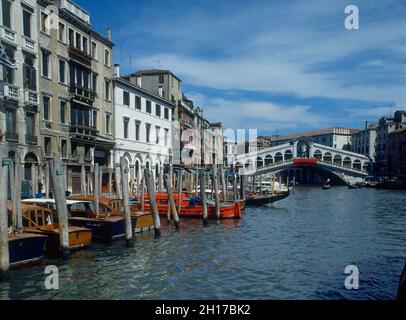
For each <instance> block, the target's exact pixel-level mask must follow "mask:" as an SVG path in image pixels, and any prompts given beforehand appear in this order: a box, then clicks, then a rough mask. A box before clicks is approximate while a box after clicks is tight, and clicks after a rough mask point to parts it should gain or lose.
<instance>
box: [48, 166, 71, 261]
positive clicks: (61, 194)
mask: <svg viewBox="0 0 406 320" xmlns="http://www.w3.org/2000/svg"><path fill="white" fill-rule="evenodd" d="M49 167H50V171H51V174H50V176H51V183H52V190H53V192H54V198H55V205H56V212H57V215H58V224H59V240H60V243H59V245H60V253H61V255H62V257H63V258H67V257H68V256H69V230H68V227H69V224H68V208H67V206H66V192H65V183H64V181H63V179H64V174H63V166H62V161H61V160H60V159H54V160H51V162H50V166H49Z"/></svg>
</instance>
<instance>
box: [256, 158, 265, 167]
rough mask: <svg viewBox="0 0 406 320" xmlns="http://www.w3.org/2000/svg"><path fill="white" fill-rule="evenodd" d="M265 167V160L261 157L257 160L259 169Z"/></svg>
mask: <svg viewBox="0 0 406 320" xmlns="http://www.w3.org/2000/svg"><path fill="white" fill-rule="evenodd" d="M263 166H264V160H262V158H261V157H258V158H257V168H262V167H263Z"/></svg>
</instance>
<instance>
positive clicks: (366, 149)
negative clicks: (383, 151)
mask: <svg viewBox="0 0 406 320" xmlns="http://www.w3.org/2000/svg"><path fill="white" fill-rule="evenodd" d="M376 129H377V125H376V124H370V123H368V122H367V123H366V124H365V129H364V130H361V131H358V132H356V133H354V134H353V135H352V143H351V147H352V152H355V153H359V154H363V155H365V156H367V157H368V158H369V159H371V161H375V141H376Z"/></svg>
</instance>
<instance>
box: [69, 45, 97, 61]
mask: <svg viewBox="0 0 406 320" xmlns="http://www.w3.org/2000/svg"><path fill="white" fill-rule="evenodd" d="M69 51H70V52H71V53H72V54H73V55H74V56H76V57H78V58H81V59H84V60H85V61H86V62H88V63H91V61H92V56H91V55H90V54H89V53H87V52H86V51H83V50H81V49H79V48H76V47H75V46H73V45H69Z"/></svg>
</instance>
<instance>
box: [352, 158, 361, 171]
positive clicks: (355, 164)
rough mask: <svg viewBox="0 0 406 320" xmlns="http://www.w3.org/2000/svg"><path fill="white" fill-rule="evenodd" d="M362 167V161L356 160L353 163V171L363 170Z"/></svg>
mask: <svg viewBox="0 0 406 320" xmlns="http://www.w3.org/2000/svg"><path fill="white" fill-rule="evenodd" d="M361 166H362V164H361V160H358V159H356V160H354V162H353V163H352V167H353V169H356V170H361Z"/></svg>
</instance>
